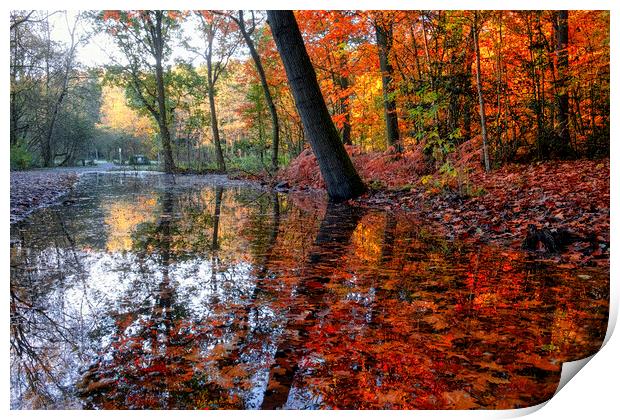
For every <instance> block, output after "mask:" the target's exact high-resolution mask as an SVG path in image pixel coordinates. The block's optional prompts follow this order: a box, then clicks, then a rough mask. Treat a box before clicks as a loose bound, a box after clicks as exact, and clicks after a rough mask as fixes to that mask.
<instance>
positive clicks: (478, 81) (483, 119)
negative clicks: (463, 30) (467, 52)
mask: <svg viewBox="0 0 620 420" xmlns="http://www.w3.org/2000/svg"><path fill="white" fill-rule="evenodd" d="M473 30H474V32H473V34H474V48H475V49H476V87H477V88H478V105H479V106H480V129H481V131H482V155H483V157H484V170H485V171H487V172H489V171H490V170H491V165H490V164H489V149H488V147H487V142H488V139H487V122H486V116H485V113H484V97H483V96H482V79H481V75H480V45H479V44H478V12H477V11H475V12H474V29H473Z"/></svg>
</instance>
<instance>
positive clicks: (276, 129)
mask: <svg viewBox="0 0 620 420" xmlns="http://www.w3.org/2000/svg"><path fill="white" fill-rule="evenodd" d="M237 24H238V25H239V30H240V31H241V34H242V35H243V39H245V43H246V44H247V46H248V49H249V50H250V55H251V56H252V60H254V65H255V66H256V71H257V72H258V77H259V78H260V84H261V86H262V87H263V92H264V93H265V101H266V102H267V107H268V108H269V113H270V114H271V129H272V134H271V138H272V143H271V147H272V151H271V169H272V170H273V171H274V172H275V171H277V170H278V150H279V148H280V124H279V123H278V113H277V111H276V106H275V104H274V103H273V98H272V97H271V92H270V91H269V85H268V84H267V77H266V76H265V69H264V68H263V64H262V62H261V59H260V56H259V55H258V52H257V51H256V48H255V47H254V42H253V41H252V37H251V36H250V34H249V33H248V31H247V30H246V28H245V22H244V20H243V10H239V20H238V21H237Z"/></svg>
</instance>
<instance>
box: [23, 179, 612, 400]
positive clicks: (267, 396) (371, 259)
mask: <svg viewBox="0 0 620 420" xmlns="http://www.w3.org/2000/svg"><path fill="white" fill-rule="evenodd" d="M292 198H295V197H294V196H277V195H271V194H268V193H265V192H261V191H258V190H253V189H251V188H248V187H245V186H239V185H223V184H218V183H216V184H214V185H207V186H205V185H202V184H200V183H197V182H194V181H192V178H190V177H180V178H177V179H176V180H173V179H169V178H167V177H164V176H150V177H120V176H108V177H105V178H103V179H100V178H97V179H96V180H95V179H94V178H92V179H90V180H89V181H87V182H86V183H84V184H83V185H82V186H81V188H80V189H78V191H77V193H76V194H75V197H74V202H75V204H73V205H70V206H58V207H52V208H49V209H45V210H42V211H39V212H37V213H35V214H33V215H32V216H31V217H30V218H29V219H28V220H26V221H25V222H23V223H22V224H20V225H18V226H14V227H13V228H12V232H11V235H12V239H13V240H14V241H13V243H14V245H13V246H12V249H11V404H12V406H13V407H14V408H162V409H176V408H263V409H273V408H478V407H481V408H516V407H522V406H528V405H532V404H536V403H538V402H541V401H543V400H545V399H547V398H549V397H550V396H551V395H552V394H553V392H554V390H555V387H556V386H557V382H558V380H559V371H560V366H561V362H562V361H564V360H573V359H578V358H581V357H585V356H587V355H589V354H591V353H593V352H594V351H596V349H597V348H598V346H600V343H601V342H602V338H603V336H604V334H605V328H606V323H607V305H608V290H609V273H608V272H606V271H602V270H600V269H589V268H588V269H587V268H584V269H581V270H578V271H579V272H569V271H566V270H561V269H558V268H553V267H550V266H547V265H545V264H544V263H532V262H528V261H527V260H526V259H525V256H524V255H522V254H520V253H519V252H515V251H511V250H502V249H497V248H493V247H486V246H481V245H475V244H465V243H457V242H453V241H448V240H445V239H442V238H441V237H437V236H436V235H433V233H432V232H429V231H428V229H427V228H425V227H424V226H421V225H420V224H419V223H418V222H417V221H416V220H411V219H409V218H407V217H404V216H401V215H393V214H386V213H383V212H377V211H362V210H360V209H356V208H352V207H349V206H345V205H330V206H328V207H327V208H323V209H320V208H318V209H317V208H313V207H312V206H306V205H305V204H304V202H303V197H302V199H300V200H297V201H295V202H294V203H293V202H292V201H291V199H292Z"/></svg>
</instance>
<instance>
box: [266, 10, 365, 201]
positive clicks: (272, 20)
mask: <svg viewBox="0 0 620 420" xmlns="http://www.w3.org/2000/svg"><path fill="white" fill-rule="evenodd" d="M267 17H268V21H269V26H270V27H271V32H272V34H273V38H274V40H275V42H276V46H277V47H278V52H279V53H280V57H281V58H282V63H283V64H284V69H285V70H286V76H287V78H288V81H289V85H290V88H291V91H292V93H293V98H294V99H295V105H296V106H297V110H298V111H299V116H300V117H301V121H302V123H303V126H304V131H305V132H306V135H307V137H308V140H309V141H310V145H311V146H312V150H313V151H314V154H315V156H316V158H317V160H318V162H319V167H320V169H321V174H322V175H323V179H324V180H325V185H326V187H327V192H328V194H329V197H330V199H332V200H335V201H341V200H347V199H349V198H353V197H356V196H358V195H361V194H362V193H363V192H364V191H365V189H366V188H365V186H364V183H363V182H362V180H361V178H360V177H359V175H358V174H357V171H356V170H355V167H354V166H353V163H352V162H351V159H350V158H349V155H348V154H347V152H346V150H345V148H344V145H343V144H342V142H341V141H340V136H339V135H338V130H337V129H336V126H335V125H334V123H333V121H332V119H331V117H330V115H329V111H328V110H327V105H325V100H324V99H323V96H322V94H321V89H320V88H319V83H318V82H317V80H316V73H315V71H314V68H313V67H312V62H311V61H310V57H308V53H307V52H306V47H305V45H304V40H303V38H302V36H301V32H300V31H299V27H298V26H297V21H296V20H295V15H294V14H293V12H292V11H290V10H269V11H267Z"/></svg>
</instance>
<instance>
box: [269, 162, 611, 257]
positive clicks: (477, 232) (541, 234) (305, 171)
mask: <svg viewBox="0 0 620 420" xmlns="http://www.w3.org/2000/svg"><path fill="white" fill-rule="evenodd" d="M349 152H350V154H351V155H352V159H353V162H354V164H355V166H356V168H357V169H358V172H359V173H360V174H361V176H362V178H363V179H364V181H365V182H366V184H367V185H369V187H370V188H369V191H368V192H367V193H366V194H364V195H363V196H361V197H359V198H357V199H354V200H349V202H350V203H351V204H352V205H357V206H362V207H374V208H377V207H378V208H383V209H386V210H389V211H395V212H403V211H404V212H407V213H411V214H413V215H416V216H419V218H420V220H424V221H432V222H433V223H432V224H433V225H434V226H435V227H436V229H437V230H438V231H440V232H441V233H443V234H445V235H446V236H448V237H450V238H455V239H463V240H468V241H480V242H484V243H496V244H498V245H501V246H509V247H514V248H522V247H523V246H524V240H525V239H526V238H529V239H530V240H531V241H530V242H529V244H528V245H529V248H530V249H531V250H532V251H533V253H534V254H535V255H536V256H537V257H539V258H543V259H546V260H550V261H553V262H556V263H558V264H560V265H562V266H566V267H576V266H583V265H586V266H608V264H609V242H610V239H609V238H610V226H609V221H610V210H609V206H610V184H609V179H610V172H609V159H600V160H585V159H580V160H573V161H550V162H543V163H533V164H510V165H505V166H503V167H502V168H500V169H496V170H492V171H490V172H489V173H485V172H484V171H482V170H481V168H480V165H479V164H478V163H477V162H476V160H475V159H473V160H471V159H470V161H469V163H466V165H468V169H467V170H466V169H465V168H463V167H461V168H460V170H458V171H457V170H453V171H452V172H451V173H449V174H446V173H445V171H444V172H443V173H442V171H441V170H436V171H434V172H433V171H431V173H430V174H428V172H429V171H428V170H426V173H427V175H419V174H418V173H419V171H420V169H421V167H422V164H421V163H420V160H421V159H420V156H419V155H418V156H416V154H415V153H412V154H402V155H400V156H398V155H394V154H389V153H375V154H362V153H356V152H355V151H353V153H351V150H349ZM279 181H280V182H285V183H287V184H288V186H290V189H291V190H292V191H304V190H311V189H321V188H323V185H324V184H323V180H322V179H321V176H320V172H319V169H318V165H317V163H316V159H315V158H314V156H313V155H312V153H311V152H310V151H309V150H308V151H306V152H304V153H302V154H301V155H300V156H299V157H298V158H297V159H296V160H294V161H293V162H292V163H291V165H290V166H289V167H288V168H286V169H285V170H283V171H282V172H281V173H280V177H279ZM530 225H531V226H530ZM528 226H529V228H528ZM528 231H529V233H530V234H529V236H528ZM550 236H552V237H553V238H555V239H557V240H558V242H557V248H556V249H553V248H554V246H553V245H550V244H549V243H548V242H547V241H545V238H546V237H550Z"/></svg>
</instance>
